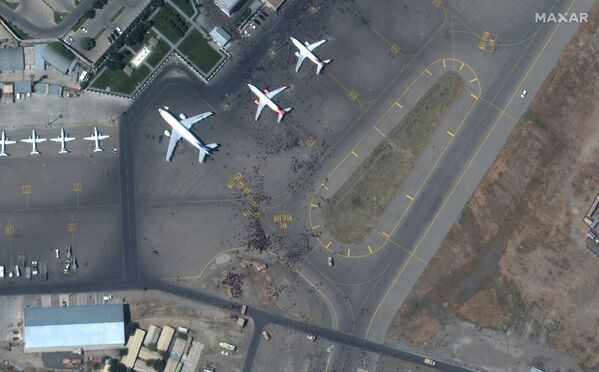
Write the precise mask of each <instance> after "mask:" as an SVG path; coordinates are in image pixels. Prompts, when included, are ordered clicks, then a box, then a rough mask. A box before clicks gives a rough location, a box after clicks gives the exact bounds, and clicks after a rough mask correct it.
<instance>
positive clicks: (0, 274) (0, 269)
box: [0, 266, 4, 279]
mask: <svg viewBox="0 0 599 372" xmlns="http://www.w3.org/2000/svg"><path fill="white" fill-rule="evenodd" d="M2 278H4V266H0V279H2Z"/></svg>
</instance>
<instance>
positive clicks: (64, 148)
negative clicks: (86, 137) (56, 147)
mask: <svg viewBox="0 0 599 372" xmlns="http://www.w3.org/2000/svg"><path fill="white" fill-rule="evenodd" d="M76 139H77V138H75V137H69V136H68V135H67V134H66V133H65V131H64V128H61V129H60V136H58V137H56V138H50V141H53V142H60V151H58V153H59V154H66V153H68V152H69V150H67V142H69V141H73V140H76Z"/></svg>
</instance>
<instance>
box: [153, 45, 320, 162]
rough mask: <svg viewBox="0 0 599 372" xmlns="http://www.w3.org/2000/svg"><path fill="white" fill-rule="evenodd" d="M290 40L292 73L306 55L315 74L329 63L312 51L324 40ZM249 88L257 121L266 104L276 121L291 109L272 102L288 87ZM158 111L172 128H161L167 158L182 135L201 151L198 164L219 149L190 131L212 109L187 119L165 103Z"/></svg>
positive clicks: (250, 86) (296, 69) (216, 145)
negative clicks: (171, 110) (293, 55)
mask: <svg viewBox="0 0 599 372" xmlns="http://www.w3.org/2000/svg"><path fill="white" fill-rule="evenodd" d="M291 42H292V43H293V44H294V45H295V46H296V47H297V48H298V51H297V52H295V55H296V57H297V64H296V66H295V72H298V71H299V69H300V67H301V66H302V63H303V62H304V60H305V59H306V58H308V59H309V60H310V61H312V62H314V64H316V73H317V74H320V71H321V70H322V68H323V67H324V66H325V65H326V64H328V63H330V62H331V60H330V59H326V60H321V59H320V58H318V57H317V56H316V55H315V54H314V52H313V50H314V49H316V48H318V47H319V46H320V45H322V44H324V43H325V42H326V40H320V41H318V42H316V43H314V44H310V43H308V42H305V43H303V44H302V43H301V42H300V41H299V40H297V39H296V38H294V37H291ZM248 87H249V88H250V90H251V91H252V93H254V94H255V95H256V96H257V97H258V99H256V100H255V101H254V103H255V104H256V105H257V106H258V109H257V110H256V118H255V120H256V121H257V120H258V119H259V118H260V114H261V113H262V110H263V109H264V107H266V106H268V107H269V108H270V109H272V110H273V111H274V112H276V113H277V122H278V123H280V122H281V120H282V119H283V116H285V114H286V113H288V112H289V111H291V108H285V109H282V108H280V107H279V106H278V105H277V104H276V103H275V102H274V101H273V98H274V97H275V96H276V95H277V94H279V93H281V92H282V91H284V90H285V89H287V86H284V87H281V88H279V89H275V90H273V91H268V90H267V89H264V90H263V91H262V90H260V89H259V88H257V87H256V86H255V85H252V84H248ZM158 112H159V113H160V115H161V116H162V118H163V119H164V120H165V121H166V123H167V124H168V125H170V127H171V128H172V130H171V131H168V130H166V131H164V134H165V135H166V136H167V137H169V138H170V141H169V144H168V150H167V152H166V161H171V159H172V157H173V153H174V151H175V147H176V146H177V143H178V142H179V140H180V139H181V138H184V139H185V140H186V141H187V142H189V143H190V144H191V145H193V146H194V147H195V148H197V149H198V150H199V151H200V154H199V161H200V163H203V162H204V161H205V160H206V157H207V156H208V155H210V154H211V153H212V151H214V150H215V149H216V148H218V146H219V145H218V144H216V143H209V144H204V143H203V142H202V141H201V140H200V139H199V138H198V137H197V136H196V135H195V134H194V133H193V132H192V131H191V127H192V126H193V125H194V124H196V123H198V122H199V121H201V120H203V119H205V118H207V117H209V116H210V115H212V112H205V113H203V114H199V115H195V116H192V117H189V118H188V117H186V116H185V115H184V114H179V117H177V116H175V115H174V114H173V113H172V112H170V111H169V108H168V107H167V106H165V107H164V108H163V109H162V108H160V109H158Z"/></svg>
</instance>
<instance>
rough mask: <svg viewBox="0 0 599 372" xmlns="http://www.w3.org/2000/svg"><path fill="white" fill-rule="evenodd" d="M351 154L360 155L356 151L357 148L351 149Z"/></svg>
mask: <svg viewBox="0 0 599 372" xmlns="http://www.w3.org/2000/svg"><path fill="white" fill-rule="evenodd" d="M351 154H352V155H353V156H355V157H356V158H357V157H358V153H357V152H356V150H351Z"/></svg>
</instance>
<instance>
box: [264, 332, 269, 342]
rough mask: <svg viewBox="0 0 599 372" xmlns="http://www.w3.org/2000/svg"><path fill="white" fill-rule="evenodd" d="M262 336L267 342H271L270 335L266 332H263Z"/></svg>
mask: <svg viewBox="0 0 599 372" xmlns="http://www.w3.org/2000/svg"><path fill="white" fill-rule="evenodd" d="M262 336H263V337H264V339H265V340H266V341H268V340H270V334H269V333H268V332H266V331H262Z"/></svg>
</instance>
